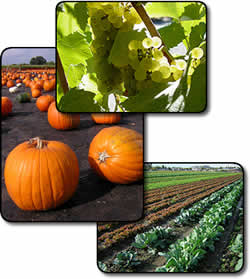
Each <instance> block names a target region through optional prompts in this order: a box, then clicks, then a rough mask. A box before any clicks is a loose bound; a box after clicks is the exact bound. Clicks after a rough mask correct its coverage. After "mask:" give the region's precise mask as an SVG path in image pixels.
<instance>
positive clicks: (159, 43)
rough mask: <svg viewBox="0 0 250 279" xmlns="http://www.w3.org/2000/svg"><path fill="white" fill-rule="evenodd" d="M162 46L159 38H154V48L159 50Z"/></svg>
mask: <svg viewBox="0 0 250 279" xmlns="http://www.w3.org/2000/svg"><path fill="white" fill-rule="evenodd" d="M161 45H162V41H161V39H160V38H159V37H153V38H152V46H153V47H154V48H159V47H160V46H161Z"/></svg>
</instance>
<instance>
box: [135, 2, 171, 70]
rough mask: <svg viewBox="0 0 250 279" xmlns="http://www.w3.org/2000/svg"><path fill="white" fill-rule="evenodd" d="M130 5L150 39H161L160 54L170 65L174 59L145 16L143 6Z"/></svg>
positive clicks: (139, 4) (138, 4) (146, 15)
mask: <svg viewBox="0 0 250 279" xmlns="http://www.w3.org/2000/svg"><path fill="white" fill-rule="evenodd" d="M131 4H132V6H133V7H134V9H135V10H136V11H137V13H138V15H139V16H140V18H141V19H142V21H143V22H144V24H145V26H146V27H147V29H148V31H149V33H150V35H151V36H152V37H159V38H160V39H161V41H162V46H164V48H163V50H162V52H163V54H164V56H165V57H167V59H168V62H169V63H170V64H171V62H172V61H173V60H174V58H173V56H172V55H171V53H170V52H169V50H168V48H167V46H166V44H165V43H164V42H163V40H162V38H161V35H160V33H159V32H158V31H157V29H156V28H155V26H154V23H153V22H152V20H151V18H150V17H149V15H148V14H147V12H146V10H145V8H144V6H143V4H141V3H138V2H131Z"/></svg>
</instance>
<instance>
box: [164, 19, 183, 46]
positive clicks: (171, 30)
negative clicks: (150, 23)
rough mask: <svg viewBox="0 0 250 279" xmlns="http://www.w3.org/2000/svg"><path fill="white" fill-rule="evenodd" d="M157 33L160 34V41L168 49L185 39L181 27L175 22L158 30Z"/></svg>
mask: <svg viewBox="0 0 250 279" xmlns="http://www.w3.org/2000/svg"><path fill="white" fill-rule="evenodd" d="M159 33H160V34H161V37H162V40H163V41H164V43H165V44H166V45H167V47H168V48H172V47H175V46H177V45H178V44H179V43H181V42H182V41H183V40H184V39H185V31H184V28H183V26H182V25H181V24H180V23H178V22H175V21H173V22H172V23H171V24H169V25H168V26H166V27H162V28H160V29H159Z"/></svg>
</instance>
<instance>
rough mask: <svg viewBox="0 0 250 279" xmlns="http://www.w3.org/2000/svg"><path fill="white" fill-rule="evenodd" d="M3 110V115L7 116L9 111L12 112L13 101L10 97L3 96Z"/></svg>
mask: <svg viewBox="0 0 250 279" xmlns="http://www.w3.org/2000/svg"><path fill="white" fill-rule="evenodd" d="M1 111H2V116H7V115H8V114H9V113H11V112H12V102H11V100H10V99H9V98H8V97H2V99H1Z"/></svg>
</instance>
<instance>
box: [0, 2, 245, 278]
mask: <svg viewBox="0 0 250 279" xmlns="http://www.w3.org/2000/svg"><path fill="white" fill-rule="evenodd" d="M57 2H58V1H53V0H43V1H42V0H41V1H32V0H22V1H18V0H15V1H14V0H13V1H8V0H3V1H1V4H0V51H2V50H3V49H4V48H6V47H10V46H12V47H15V46H16V47H17V46H28V47H32V46H38V47H41V46H45V47H46V46H55V6H56V3H57ZM206 4H207V6H208V21H209V22H208V31H209V34H208V43H209V78H208V94H209V106H208V111H207V112H206V113H204V114H193V115H190V114H155V115H154V114H150V115H148V116H147V117H146V120H145V129H146V132H145V142H146V148H145V152H146V153H145V160H146V161H150V162H154V161H157V162H160V161H161V162H167V161H168V162H187V161H197V162H199V161H200V162H238V163H240V164H241V165H242V166H243V167H244V169H245V174H246V180H247V169H249V167H250V163H249V142H250V137H249V114H250V113H249V107H250V98H249V95H250V90H249V80H250V70H249V69H250V59H249V34H250V32H249V27H250V26H249V17H250V16H249V10H250V1H248V0H245V1H244V0H237V1H226V0H220V1H218V0H206ZM246 186H247V185H246ZM247 250H248V249H246V251H247ZM90 276H91V277H90ZM105 276H107V275H105V274H103V273H101V272H100V271H99V270H98V269H97V267H96V225H95V224H94V223H91V224H90V223H85V224H47V225H46V224H35V225H34V224H31V225H25V224H10V223H7V222H5V221H4V220H3V219H1V218H0V277H1V278H4V279H9V278H11V279H12V278H19V279H34V278H35V279H40V278H41V279H44V278H60V279H64V278H65V279H69V278H74V279H77V278H104V277H105ZM156 276H157V274H150V275H149V276H147V277H148V278H153V277H156ZM167 276H171V275H170V274H168V275H167ZM235 276H239V275H235ZM246 276H247V272H244V274H243V277H246ZM116 277H118V275H117V274H116V275H114V276H112V278H116ZM135 277H136V275H135V274H131V275H130V278H135ZM177 277H181V276H180V275H178V276H177ZM213 277H219V275H217V276H216V275H213ZM175 278H176V277H175Z"/></svg>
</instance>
